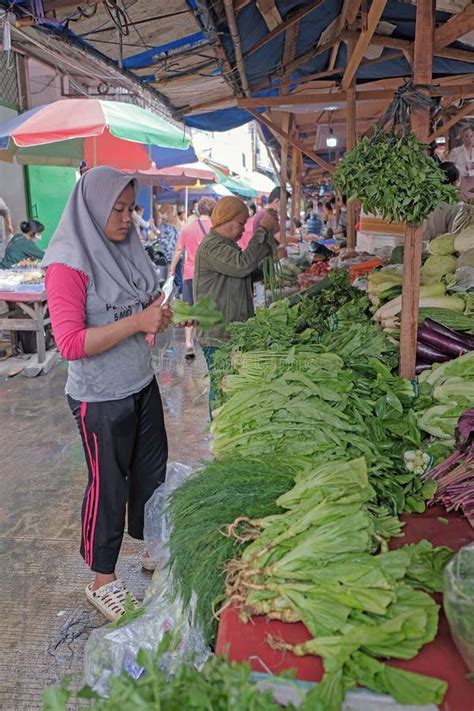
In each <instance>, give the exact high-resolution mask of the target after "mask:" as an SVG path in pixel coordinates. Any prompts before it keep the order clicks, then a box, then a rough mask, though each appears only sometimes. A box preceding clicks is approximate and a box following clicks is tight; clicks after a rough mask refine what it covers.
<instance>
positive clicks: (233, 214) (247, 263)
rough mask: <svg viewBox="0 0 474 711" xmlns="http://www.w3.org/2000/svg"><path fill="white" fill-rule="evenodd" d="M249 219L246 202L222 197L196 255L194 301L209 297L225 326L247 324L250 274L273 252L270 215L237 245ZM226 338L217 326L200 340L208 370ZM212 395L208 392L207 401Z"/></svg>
mask: <svg viewBox="0 0 474 711" xmlns="http://www.w3.org/2000/svg"><path fill="white" fill-rule="evenodd" d="M247 219H248V209H247V206H246V205H245V203H244V202H243V201H242V200H240V199H239V198H237V197H230V196H229V197H224V198H222V199H221V200H219V201H218V203H217V204H216V206H215V207H214V209H213V211H212V214H211V223H212V228H211V230H210V231H209V234H208V235H206V237H205V238H204V239H203V241H202V242H201V244H200V245H199V247H198V250H197V252H196V258H195V263H194V278H193V292H194V299H195V300H196V301H197V300H198V299H200V298H201V297H203V296H209V297H210V298H211V299H212V300H213V301H214V303H215V304H216V306H217V308H218V309H219V311H221V313H222V315H223V317H224V321H225V323H226V324H229V323H232V322H233V321H246V320H247V319H248V318H250V317H251V316H253V315H254V305H253V293H252V272H254V271H255V270H256V269H257V268H258V266H259V265H260V263H261V262H262V260H263V259H264V257H266V256H268V255H269V254H271V252H272V245H271V241H270V239H269V237H270V235H271V234H272V233H273V232H274V230H275V218H274V217H273V213H270V212H265V214H264V215H263V216H262V217H261V219H260V221H259V226H258V228H257V230H256V231H255V233H254V235H253V237H252V239H251V240H250V242H249V244H248V245H247V248H246V249H245V250H244V251H242V250H241V249H240V247H239V246H238V244H237V242H238V241H239V239H240V237H241V235H242V233H243V231H244V227H245V223H246V222H247ZM226 338H227V335H226V329H225V326H216V327H214V328H212V329H210V330H208V331H206V332H205V333H204V334H202V336H201V337H200V342H201V345H202V347H203V351H204V356H205V358H206V362H207V365H208V367H209V369H211V368H212V363H213V358H214V352H215V350H216V348H217V347H218V346H219V344H220V343H221V342H222V341H223V340H225V339H226ZM212 397H213V394H212V392H211V393H210V399H212Z"/></svg>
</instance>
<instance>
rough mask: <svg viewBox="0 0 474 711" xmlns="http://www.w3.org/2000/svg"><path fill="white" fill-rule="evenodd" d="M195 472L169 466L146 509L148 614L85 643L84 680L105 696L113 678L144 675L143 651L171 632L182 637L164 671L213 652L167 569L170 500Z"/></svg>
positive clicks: (170, 671) (200, 660) (154, 647)
mask: <svg viewBox="0 0 474 711" xmlns="http://www.w3.org/2000/svg"><path fill="white" fill-rule="evenodd" d="M192 474H193V470H192V469H191V467H187V466H185V465H184V464H179V463H177V462H169V463H168V467H167V470H166V479H165V481H164V483H163V484H162V485H161V486H160V487H159V488H158V489H157V490H156V491H155V493H154V494H153V496H152V497H151V498H150V500H149V501H148V502H147V504H146V506H145V531H144V536H145V548H146V550H147V551H148V552H149V553H150V557H151V558H152V560H154V561H157V569H156V570H155V572H154V574H153V578H152V581H151V583H150V586H149V587H148V589H147V591H146V594H145V600H144V602H143V606H144V607H145V608H146V610H145V613H144V614H143V615H142V616H141V617H139V618H137V619H136V620H134V621H133V622H129V623H128V624H124V625H123V627H118V628H117V629H113V630H111V629H110V628H108V627H101V628H100V629H98V630H95V631H94V632H93V633H92V634H91V636H90V638H89V640H88V641H87V645H86V649H85V659H84V667H85V668H84V677H85V682H86V684H88V685H89V686H90V687H92V689H94V691H96V692H97V693H98V694H100V695H101V696H106V695H107V693H108V685H109V679H110V677H111V676H113V675H118V674H121V673H122V672H123V671H126V672H128V673H129V674H130V676H132V677H133V678H134V679H138V678H139V677H140V676H141V675H142V674H143V669H142V668H141V667H140V666H139V665H138V664H137V663H136V656H137V653H138V651H139V650H140V649H147V650H149V651H151V652H155V651H156V650H157V649H158V646H159V644H160V642H161V640H162V638H163V635H164V633H165V632H167V631H172V632H174V633H176V634H177V636H178V638H179V645H178V647H177V649H176V650H175V651H174V652H172V653H171V652H168V653H166V654H165V655H164V657H163V659H162V663H161V666H162V669H163V670H164V671H165V672H166V673H168V674H170V675H172V674H173V673H174V671H175V670H176V669H177V667H179V666H180V665H181V664H182V663H183V662H189V663H194V664H196V665H201V664H203V663H204V662H205V661H206V659H207V658H208V656H209V655H210V653H211V652H210V650H209V648H208V647H207V646H206V644H205V641H204V637H203V635H202V633H201V631H200V629H199V628H198V627H197V626H196V625H195V624H194V623H192V619H193V616H194V604H195V603H194V600H193V599H191V605H190V606H189V607H188V608H187V609H186V610H184V609H183V605H182V602H181V600H180V598H179V597H178V596H177V595H176V592H175V590H174V586H173V580H172V577H171V575H170V572H169V568H168V567H167V562H168V557H169V553H168V539H169V523H168V521H167V519H166V515H165V513H164V511H165V508H166V505H167V499H168V496H169V495H170V493H171V492H172V491H174V490H175V489H176V488H178V487H179V486H180V485H181V484H182V483H183V482H184V481H186V479H188V478H189V477H190V476H191V475H192Z"/></svg>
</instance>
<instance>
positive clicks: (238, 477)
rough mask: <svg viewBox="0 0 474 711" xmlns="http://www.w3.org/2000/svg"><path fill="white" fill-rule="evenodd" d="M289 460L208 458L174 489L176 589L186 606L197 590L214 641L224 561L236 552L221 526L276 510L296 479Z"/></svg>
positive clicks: (200, 617) (203, 622)
mask: <svg viewBox="0 0 474 711" xmlns="http://www.w3.org/2000/svg"><path fill="white" fill-rule="evenodd" d="M294 476H295V472H294V468H293V467H292V465H291V463H283V462H282V461H277V460H275V459H274V458H271V457H270V458H266V459H265V460H262V459H251V458H249V459H240V458H236V457H233V458H231V457H223V458H222V459H221V460H218V461H211V462H206V463H205V464H204V465H203V466H202V468H201V469H200V470H199V471H198V472H197V473H196V474H194V475H193V476H192V477H191V478H190V479H189V480H188V481H186V482H185V483H184V484H183V485H182V486H180V487H179V488H178V489H176V491H175V492H173V494H172V495H171V499H170V503H169V507H168V515H169V519H170V523H171V532H170V540H169V548H170V556H171V561H170V562H171V570H172V574H173V579H174V584H175V586H176V591H177V593H179V595H180V596H181V598H182V600H183V603H184V605H185V606H186V607H187V606H188V605H189V603H190V601H191V596H192V594H193V592H194V593H195V594H196V612H195V617H196V622H197V623H198V624H199V625H200V627H201V628H202V630H203V632H204V634H205V636H206V638H207V639H208V640H209V641H211V640H212V638H213V636H214V634H215V631H216V618H215V616H214V614H213V608H214V607H217V606H218V605H219V603H220V602H221V600H222V597H223V594H224V563H226V562H227V561H228V560H229V559H230V558H232V557H233V556H235V555H237V553H238V551H237V547H236V543H235V542H234V541H231V540H230V539H229V538H225V536H223V535H222V533H221V527H222V526H224V525H225V524H228V523H229V522H230V521H233V520H234V518H235V517H236V516H238V515H240V514H244V515H247V516H251V517H253V516H265V515H268V514H271V513H274V512H276V510H277V507H276V504H275V500H276V499H277V498H278V496H279V495H280V494H283V493H284V492H285V491H287V490H288V489H289V488H290V487H291V486H292V484H293V481H294Z"/></svg>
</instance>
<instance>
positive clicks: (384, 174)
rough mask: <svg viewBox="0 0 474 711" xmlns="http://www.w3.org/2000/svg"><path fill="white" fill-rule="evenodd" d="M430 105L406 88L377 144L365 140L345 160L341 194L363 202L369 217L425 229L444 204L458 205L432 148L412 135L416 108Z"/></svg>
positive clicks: (339, 174) (339, 177)
mask: <svg viewBox="0 0 474 711" xmlns="http://www.w3.org/2000/svg"><path fill="white" fill-rule="evenodd" d="M430 105H431V101H430V99H428V98H427V97H426V96H425V95H423V94H421V93H420V92H419V91H417V89H416V88H415V87H414V86H413V85H412V84H411V83H407V84H405V85H404V86H403V87H401V88H400V89H399V90H398V91H397V92H396V93H395V96H394V99H393V101H392V103H391V104H390V106H389V108H388V109H387V111H386V113H385V115H384V116H383V117H382V119H381V121H380V122H379V124H378V126H377V127H376V130H375V133H374V135H373V136H372V138H368V137H364V138H363V139H362V140H361V141H359V143H358V144H357V145H356V147H355V148H354V149H353V150H351V151H348V152H347V153H346V154H345V155H344V157H343V159H342V160H341V162H340V163H339V166H338V168H337V170H336V172H335V174H334V185H335V186H336V188H337V189H338V190H339V191H340V192H341V193H345V194H346V195H347V196H348V199H349V200H355V199H356V198H357V199H358V200H360V201H361V202H362V204H363V206H364V209H365V210H366V211H367V212H370V213H375V214H379V215H381V216H382V217H383V218H384V219H385V220H387V221H388V222H407V223H408V224H409V225H420V224H421V223H422V221H423V220H424V218H425V217H426V216H427V215H429V214H430V212H432V211H433V210H435V209H436V208H437V207H439V206H440V205H442V204H443V203H453V204H455V203H456V202H457V201H458V199H459V196H458V190H457V188H455V187H454V186H453V185H449V184H447V183H446V182H445V175H444V173H443V171H442V170H441V169H440V168H439V167H438V166H437V164H436V163H435V161H434V160H433V159H432V158H431V157H430V156H429V155H428V154H427V148H428V146H426V145H425V144H424V143H422V142H421V141H419V140H418V138H417V137H416V136H415V135H414V134H413V133H411V132H410V131H409V130H408V127H409V121H410V113H411V111H412V110H413V108H420V107H423V108H429V107H430ZM390 122H391V124H392V125H391V128H390V129H389V130H388V131H387V130H386V126H387V124H388V123H390Z"/></svg>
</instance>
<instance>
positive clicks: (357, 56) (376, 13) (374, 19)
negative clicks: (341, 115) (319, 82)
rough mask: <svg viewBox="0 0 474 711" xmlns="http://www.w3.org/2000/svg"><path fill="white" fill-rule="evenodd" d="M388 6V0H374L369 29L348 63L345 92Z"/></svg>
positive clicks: (343, 85)
mask: <svg viewBox="0 0 474 711" xmlns="http://www.w3.org/2000/svg"><path fill="white" fill-rule="evenodd" d="M386 4H387V0H372V4H371V6H370V10H369V14H368V17H367V29H366V30H363V31H362V32H361V33H360V36H359V39H358V40H357V43H356V46H355V47H354V51H353V52H352V54H351V57H350V59H349V61H348V62H347V67H346V71H345V72H344V76H343V78H342V84H341V86H342V88H343V89H344V90H346V89H347V87H348V86H350V84H351V81H352V79H353V78H354V77H355V74H356V72H357V69H358V68H359V64H360V63H361V61H362V57H363V56H364V54H365V53H366V51H367V48H368V46H369V44H370V40H371V39H372V37H373V35H374V34H375V30H376V29H377V25H378V23H379V20H380V18H381V17H382V12H383V11H384V9H385V5H386Z"/></svg>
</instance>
